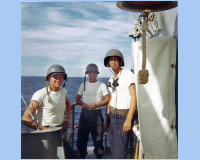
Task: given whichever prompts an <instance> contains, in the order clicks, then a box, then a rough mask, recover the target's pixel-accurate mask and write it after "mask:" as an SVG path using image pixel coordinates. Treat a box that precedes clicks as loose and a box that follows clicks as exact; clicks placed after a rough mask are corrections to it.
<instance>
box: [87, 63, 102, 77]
mask: <svg viewBox="0 0 200 160" xmlns="http://www.w3.org/2000/svg"><path fill="white" fill-rule="evenodd" d="M90 71H92V72H97V74H99V69H98V67H97V65H96V64H94V63H90V64H88V65H87V67H86V71H85V73H86V74H87V73H88V72H90Z"/></svg>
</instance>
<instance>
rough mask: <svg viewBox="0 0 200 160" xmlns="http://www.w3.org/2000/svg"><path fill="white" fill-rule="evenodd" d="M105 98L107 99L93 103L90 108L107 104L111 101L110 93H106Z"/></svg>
mask: <svg viewBox="0 0 200 160" xmlns="http://www.w3.org/2000/svg"><path fill="white" fill-rule="evenodd" d="M104 98H105V99H104V100H103V101H100V102H97V103H92V104H91V105H90V106H89V108H90V109H95V108H97V107H101V106H103V105H105V104H108V101H109V94H107V95H105V96H104Z"/></svg>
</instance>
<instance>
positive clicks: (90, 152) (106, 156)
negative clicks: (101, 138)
mask: <svg viewBox="0 0 200 160" xmlns="http://www.w3.org/2000/svg"><path fill="white" fill-rule="evenodd" d="M93 150H94V147H87V152H88V155H87V157H86V159H97V158H96V156H95V154H94V152H93ZM130 155H133V154H132V153H131V152H130V151H129V152H128V155H127V159H133V156H130ZM102 159H113V157H112V154H111V152H110V148H106V152H105V154H104V156H103V157H102Z"/></svg>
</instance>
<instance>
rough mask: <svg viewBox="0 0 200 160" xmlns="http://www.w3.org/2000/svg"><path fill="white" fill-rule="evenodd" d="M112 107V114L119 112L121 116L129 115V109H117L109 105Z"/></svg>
mask: <svg viewBox="0 0 200 160" xmlns="http://www.w3.org/2000/svg"><path fill="white" fill-rule="evenodd" d="M109 108H110V112H112V114H118V115H121V116H127V114H128V111H129V109H117V108H114V107H111V106H110V107H109Z"/></svg>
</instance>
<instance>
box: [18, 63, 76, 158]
mask: <svg viewBox="0 0 200 160" xmlns="http://www.w3.org/2000/svg"><path fill="white" fill-rule="evenodd" d="M66 80H67V74H66V73H65V69H64V68H63V67H62V66H61V65H58V64H55V65H52V66H50V67H49V68H48V70H47V74H46V78H45V81H46V87H44V88H42V89H40V90H38V91H36V92H35V93H34V94H33V96H32V99H31V102H30V104H29V106H28V109H27V110H26V111H25V112H24V114H23V116H22V120H21V121H22V124H24V125H26V126H27V127H29V128H32V129H35V130H36V129H38V130H49V129H50V128H54V127H57V126H59V127H61V126H62V131H63V132H65V131H67V129H68V127H69V123H70V112H71V106H70V102H69V100H68V98H67V90H66V89H65V88H64V85H65V81H66ZM47 81H49V86H47ZM63 82H64V83H63ZM62 84H63V86H62V87H61V85H62ZM64 111H65V119H64ZM29 112H30V113H29ZM35 112H36V114H37V122H35V121H34V120H32V118H31V115H33V114H34V113H35ZM63 143H64V149H65V157H66V158H79V156H78V155H77V153H76V152H75V151H74V150H73V149H72V148H71V147H70V146H69V144H68V143H67V142H66V141H65V140H63Z"/></svg>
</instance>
